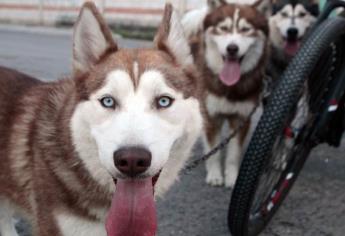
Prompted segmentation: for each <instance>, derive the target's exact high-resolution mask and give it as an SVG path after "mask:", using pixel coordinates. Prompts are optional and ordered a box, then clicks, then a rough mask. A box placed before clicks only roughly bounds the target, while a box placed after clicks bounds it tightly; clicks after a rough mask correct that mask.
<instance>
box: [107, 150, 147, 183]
mask: <svg viewBox="0 0 345 236" xmlns="http://www.w3.org/2000/svg"><path fill="white" fill-rule="evenodd" d="M151 159H152V157H151V152H149V151H148V150H146V149H144V148H141V147H126V148H121V149H119V150H117V151H116V152H114V163H115V166H116V167H117V169H118V170H119V171H121V172H122V173H123V174H125V175H127V176H129V177H136V176H138V175H139V174H141V173H144V172H145V171H146V170H147V169H148V168H149V167H150V166H151Z"/></svg>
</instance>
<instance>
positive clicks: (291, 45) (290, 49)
mask: <svg viewBox="0 0 345 236" xmlns="http://www.w3.org/2000/svg"><path fill="white" fill-rule="evenodd" d="M300 45H301V41H300V40H299V39H296V40H287V39H286V40H285V42H284V51H285V53H286V54H287V55H288V56H294V55H295V54H296V53H297V51H298V49H299V48H300Z"/></svg>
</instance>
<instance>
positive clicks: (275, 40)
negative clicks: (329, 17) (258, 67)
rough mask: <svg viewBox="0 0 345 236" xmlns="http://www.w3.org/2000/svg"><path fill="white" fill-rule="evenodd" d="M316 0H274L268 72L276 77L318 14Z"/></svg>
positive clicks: (297, 47) (293, 53) (295, 50)
mask: <svg viewBox="0 0 345 236" xmlns="http://www.w3.org/2000/svg"><path fill="white" fill-rule="evenodd" d="M318 2H319V1H317V0H276V1H273V13H272V16H271V17H270V20H269V23H270V40H271V43H272V50H271V54H272V56H271V63H270V64H271V65H270V68H269V70H270V73H271V74H272V76H273V77H274V78H275V79H276V78H278V77H279V76H280V75H281V73H282V72H283V71H284V69H285V68H286V66H287V64H288V63H289V61H290V59H291V58H292V57H293V56H294V55H295V53H296V52H297V50H298V49H299V47H300V45H301V41H302V39H303V37H304V36H305V35H306V32H307V31H308V29H309V28H310V27H311V26H312V24H313V23H314V22H315V21H316V17H317V16H318V14H319V3H318Z"/></svg>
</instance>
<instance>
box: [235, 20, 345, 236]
mask: <svg viewBox="0 0 345 236" xmlns="http://www.w3.org/2000/svg"><path fill="white" fill-rule="evenodd" d="M344 41H345V19H342V18H332V19H327V20H325V21H324V22H323V23H321V24H320V25H319V26H318V27H317V28H316V29H315V30H314V31H313V32H312V33H311V34H310V37H308V39H307V40H306V41H305V43H304V45H303V47H302V48H301V50H300V51H299V52H298V53H297V55H296V56H295V58H294V59H293V61H292V62H291V63H290V66H289V67H288V68H287V70H286V71H285V72H284V74H283V76H282V78H281V81H280V82H279V84H278V86H277V87H276V89H275V91H273V94H272V95H271V98H270V100H269V101H268V104H267V106H266V108H265V110H264V113H263V115H262V117H261V119H260V121H259V124H258V126H257V128H256V130H255V132H254V135H253V137H252V139H251V141H250V143H249V146H248V149H247V152H246V153H245V155H244V159H243V162H242V165H241V168H240V172H239V176H238V178H237V181H236V185H235V188H234V191H233V193H232V198H231V203H230V208H229V215H228V224H229V228H230V231H231V233H232V235H234V236H247V235H249V236H251V235H258V234H259V233H260V232H261V231H262V230H263V229H264V228H265V226H266V225H267V224H268V222H269V221H270V219H271V218H272V217H273V215H274V214H275V212H276V211H277V209H278V208H279V206H280V205H281V203H282V201H283V200H284V198H285V197H286V195H287V194H288V192H289V190H290V188H291V187H292V185H293V183H294V181H295V180H296V178H297V176H298V174H299V172H300V171H301V169H302V167H303V165H304V162H305V160H306V159H307V157H308V155H309V153H310V150H311V149H312V148H313V147H314V146H316V145H317V144H319V143H320V142H321V141H324V139H323V137H321V136H320V134H321V133H325V132H319V131H321V130H324V129H325V128H327V121H329V120H330V119H331V118H330V117H331V116H332V114H331V113H330V112H329V110H330V108H331V105H332V103H330V102H331V100H330V99H331V98H332V97H334V94H335V92H336V91H338V90H339V86H340V85H341V86H345V85H344V82H343V81H344V80H345V79H343V80H341V78H342V76H344V75H345V72H344V71H343V70H344V68H345V47H344V45H343V44H344V43H343V42H344ZM343 91H344V90H343ZM343 91H338V92H337V96H339V98H341V97H342V96H343V94H342V92H343ZM332 109H334V108H332ZM334 111H335V110H334ZM325 114H326V115H325Z"/></svg>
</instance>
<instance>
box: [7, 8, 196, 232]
mask: <svg viewBox="0 0 345 236" xmlns="http://www.w3.org/2000/svg"><path fill="white" fill-rule="evenodd" d="M73 52H74V55H73V68H74V76H73V78H71V79H66V80H61V81H58V82H53V83H44V82H40V81H38V80H36V79H33V78H30V77H28V76H26V75H23V74H21V73H19V72H15V71H12V70H9V69H6V68H0V134H1V135H0V232H1V235H2V236H13V235H17V233H16V232H15V229H14V227H13V224H12V216H13V214H14V213H15V212H17V211H19V212H20V213H23V214H24V215H25V216H26V217H27V219H28V220H29V221H30V222H31V223H32V226H33V235H36V236H67V235H68V236H87V235H89V236H95V235H97V236H105V235H107V234H108V235H109V236H133V235H136V236H140V235H142V236H153V235H154V234H155V233H154V232H155V230H156V216H155V206H154V205H155V204H154V194H153V192H155V194H156V195H161V194H163V193H164V192H165V191H166V190H167V189H168V188H169V187H170V186H171V185H172V184H173V182H174V181H175V180H176V178H177V175H178V173H179V171H180V169H181V168H182V167H183V165H184V163H185V161H186V160H187V158H188V157H189V155H190V152H191V149H192V146H193V144H194V143H195V141H196V140H197V138H198V137H199V136H200V135H201V132H202V129H203V115H202V114H203V113H202V105H201V102H202V99H201V98H202V94H203V92H202V89H201V86H202V81H201V82H199V81H198V79H199V76H197V75H196V70H195V68H194V66H193V65H194V63H193V58H192V56H191V54H190V50H189V46H188V42H187V40H186V39H185V37H184V34H183V31H182V27H181V24H180V21H179V18H178V16H177V13H176V12H175V11H174V10H173V9H172V6H171V5H167V6H166V8H165V13H164V18H163V22H162V24H161V26H160V28H159V30H158V33H157V35H156V40H155V48H153V49H119V48H118V45H117V44H116V42H114V41H113V39H112V36H111V32H110V30H109V28H108V27H107V26H106V24H105V23H104V20H103V19H102V17H101V16H100V14H99V13H98V11H97V9H96V7H95V6H94V5H93V4H92V3H86V4H85V5H84V6H83V8H82V9H81V12H80V15H79V18H78V20H77V23H76V25H75V30H74V42H73Z"/></svg>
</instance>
